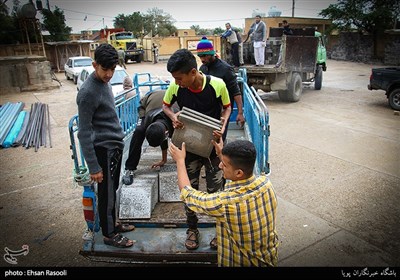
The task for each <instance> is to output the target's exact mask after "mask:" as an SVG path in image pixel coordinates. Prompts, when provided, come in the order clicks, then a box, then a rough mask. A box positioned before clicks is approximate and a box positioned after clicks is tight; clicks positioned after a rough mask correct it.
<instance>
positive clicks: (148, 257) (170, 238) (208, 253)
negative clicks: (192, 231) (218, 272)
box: [79, 223, 217, 265]
mask: <svg viewBox="0 0 400 280" xmlns="http://www.w3.org/2000/svg"><path fill="white" fill-rule="evenodd" d="M135 226H136V229H135V230H134V231H132V232H127V233H124V236H126V237H128V238H130V239H132V240H135V241H136V243H135V244H134V245H133V246H132V247H130V248H123V249H119V248H115V247H111V246H108V245H105V244H104V242H103V240H102V239H103V236H102V234H101V232H97V233H96V235H95V237H94V243H93V242H92V241H85V243H84V245H83V248H82V249H81V251H80V252H79V253H80V254H81V255H82V256H84V257H87V258H89V259H91V260H98V261H104V260H107V262H124V263H125V262H126V263H138V264H140V263H146V264H150V263H157V264H161V263H162V264H168V263H170V264H176V263H187V264H195V263H201V264H202V265H216V263H217V251H216V250H213V249H211V248H210V245H209V242H210V241H211V239H212V238H213V237H214V236H215V224H199V231H200V246H199V248H198V249H196V250H193V251H189V250H187V249H186V247H185V244H184V243H185V239H186V230H187V227H186V226H185V227H177V228H168V227H167V228H164V227H163V226H162V225H160V224H149V223H146V224H138V223H135Z"/></svg>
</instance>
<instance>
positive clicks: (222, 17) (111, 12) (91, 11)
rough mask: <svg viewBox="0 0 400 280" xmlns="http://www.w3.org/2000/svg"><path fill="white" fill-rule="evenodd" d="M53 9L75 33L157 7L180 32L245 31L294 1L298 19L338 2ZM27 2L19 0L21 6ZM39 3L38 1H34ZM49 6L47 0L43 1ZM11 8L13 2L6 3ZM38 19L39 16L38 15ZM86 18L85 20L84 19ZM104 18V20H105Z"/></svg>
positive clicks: (119, 0)
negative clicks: (260, 16)
mask: <svg viewBox="0 0 400 280" xmlns="http://www.w3.org/2000/svg"><path fill="white" fill-rule="evenodd" d="M48 1H49V3H50V8H51V10H54V9H55V6H57V7H58V8H60V9H61V10H63V11H64V15H65V18H66V24H67V25H68V26H70V27H72V32H73V33H79V32H80V31H82V30H99V29H101V28H104V27H109V28H111V27H113V26H114V24H113V20H114V18H115V17H116V16H117V15H118V14H125V15H130V14H132V13H134V12H141V13H143V14H144V13H147V11H148V9H151V8H154V7H157V8H159V9H162V10H163V11H164V12H165V13H168V14H170V15H171V16H172V17H173V18H174V19H175V20H176V22H175V26H176V27H177V28H179V29H182V28H189V27H190V26H192V25H199V26H200V28H216V27H221V28H225V23H226V22H230V23H231V25H232V26H236V27H240V28H244V19H245V18H252V17H253V16H252V14H253V12H254V11H256V13H265V15H266V16H268V11H270V9H271V7H273V6H275V8H276V9H278V10H280V11H282V14H281V16H292V4H293V2H295V11H294V16H295V17H311V18H316V17H318V13H319V12H320V11H321V10H322V9H325V8H327V7H328V6H329V4H334V3H336V2H337V1H331V0H311V1H307V0H294V1H293V0H287V1H285V0H283V1H282V0H279V1H276V0H275V1H251V0H248V1H246V0H244V1H237V0H213V1H204V0H203V1H202V0H196V1H194V0H173V1H171V0H156V1H151V0H139V1H137V0H48ZM28 2H29V1H28V0H20V3H21V5H23V4H26V3H28ZM33 2H34V3H36V1H33ZM42 3H43V7H46V6H47V4H46V0H42ZM7 4H8V5H9V6H12V1H11V0H9V1H8V2H7ZM37 18H39V19H40V18H41V17H40V13H38V15H37ZM85 18H86V20H85ZM103 19H104V20H103Z"/></svg>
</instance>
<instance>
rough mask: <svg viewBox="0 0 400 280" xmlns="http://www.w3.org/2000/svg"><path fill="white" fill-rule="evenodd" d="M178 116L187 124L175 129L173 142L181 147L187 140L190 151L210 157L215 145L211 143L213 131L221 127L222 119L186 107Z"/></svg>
mask: <svg viewBox="0 0 400 280" xmlns="http://www.w3.org/2000/svg"><path fill="white" fill-rule="evenodd" d="M178 118H179V120H180V121H182V122H183V123H184V124H185V126H184V128H183V129H175V130H174V134H173V135H172V143H174V145H176V146H178V147H181V146H182V142H185V144H186V150H187V151H188V152H191V153H193V154H196V155H199V156H202V157H206V158H208V157H209V156H210V153H211V151H212V149H213V147H214V146H213V144H212V143H211V140H212V139H213V134H212V133H213V131H214V130H220V129H221V124H220V121H219V120H216V119H213V118H211V117H209V116H206V115H204V114H201V113H199V112H196V111H194V110H191V109H188V108H186V107H183V109H182V112H181V114H180V115H179V117H178Z"/></svg>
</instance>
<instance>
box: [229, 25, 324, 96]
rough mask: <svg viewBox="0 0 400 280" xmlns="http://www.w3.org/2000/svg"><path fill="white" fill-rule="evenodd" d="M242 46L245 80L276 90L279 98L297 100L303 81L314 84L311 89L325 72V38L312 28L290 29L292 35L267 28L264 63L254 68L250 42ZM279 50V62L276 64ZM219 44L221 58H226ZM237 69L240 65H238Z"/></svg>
mask: <svg viewBox="0 0 400 280" xmlns="http://www.w3.org/2000/svg"><path fill="white" fill-rule="evenodd" d="M245 45H246V46H244V50H245V51H244V62H245V65H244V66H241V68H245V69H246V72H247V83H248V85H249V86H252V87H254V88H255V89H256V90H262V91H264V92H266V93H268V92H278V95H279V99H280V100H282V101H286V102H297V101H299V100H300V97H301V94H302V92H303V83H314V89H316V90H320V89H321V88H322V78H323V72H324V71H326V69H327V65H326V48H325V41H324V37H323V35H322V34H321V33H320V32H317V31H315V29H314V28H305V29H293V35H289V36H287V35H283V29H282V28H270V33H269V38H268V40H267V47H266V50H265V52H266V54H265V59H266V62H267V63H266V65H264V66H262V67H254V63H253V60H254V48H253V44H252V42H248V43H246V44H245ZM280 52H282V54H281V56H282V63H281V64H280V66H279V67H275V64H276V62H277V60H278V57H279V54H280ZM226 53H228V52H226V51H224V44H223V47H222V55H221V56H222V59H224V60H227V61H228V62H229V60H230V59H229V57H227V55H226ZM239 69H240V68H239Z"/></svg>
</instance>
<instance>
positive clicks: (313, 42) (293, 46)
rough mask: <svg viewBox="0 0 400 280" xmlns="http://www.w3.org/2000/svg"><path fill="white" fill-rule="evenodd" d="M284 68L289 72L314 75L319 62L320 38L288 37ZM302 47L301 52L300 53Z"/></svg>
mask: <svg viewBox="0 0 400 280" xmlns="http://www.w3.org/2000/svg"><path fill="white" fill-rule="evenodd" d="M285 39H286V44H285V58H284V66H285V67H286V69H287V70H289V71H295V72H309V73H314V72H315V67H316V63H315V62H316V61H317V50H318V38H316V37H313V36H286V38H284V40H285ZM299 46H301V50H302V51H301V52H299Z"/></svg>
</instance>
